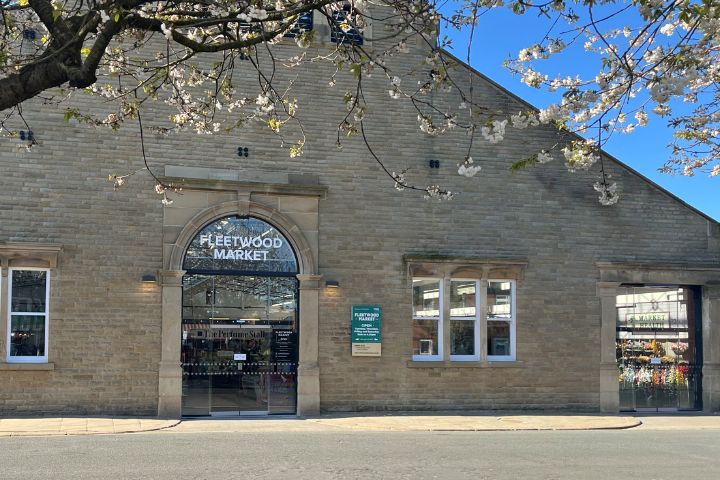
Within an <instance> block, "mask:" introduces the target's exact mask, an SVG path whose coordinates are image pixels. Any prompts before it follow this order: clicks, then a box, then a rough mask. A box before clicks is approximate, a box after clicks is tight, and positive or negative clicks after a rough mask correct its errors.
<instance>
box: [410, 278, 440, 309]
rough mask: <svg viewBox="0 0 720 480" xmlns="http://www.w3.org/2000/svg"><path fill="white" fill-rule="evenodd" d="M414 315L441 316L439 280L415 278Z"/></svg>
mask: <svg viewBox="0 0 720 480" xmlns="http://www.w3.org/2000/svg"><path fill="white" fill-rule="evenodd" d="M413 316H414V317H439V316H440V282H439V281H438V280H422V279H420V280H418V279H416V280H413Z"/></svg>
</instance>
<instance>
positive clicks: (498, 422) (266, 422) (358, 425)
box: [165, 413, 640, 433]
mask: <svg viewBox="0 0 720 480" xmlns="http://www.w3.org/2000/svg"><path fill="white" fill-rule="evenodd" d="M638 425H640V421H639V420H637V419H635V418H633V417H630V416H614V415H613V416H602V415H507V416H493V415H462V414H457V413H456V414H448V415H424V414H420V415H409V414H395V415H383V416H379V415H372V414H370V415H326V416H321V417H315V418H305V419H299V418H296V419H290V418H288V419H222V420H186V421H183V422H182V423H180V424H179V425H177V426H175V427H173V428H171V429H168V430H165V432H173V433H192V432H277V431H288V432H300V431H329V430H334V431H337V430H363V431H388V432H392V431H396V432H411V431H495V430H605V429H623V428H632V427H637V426H638Z"/></svg>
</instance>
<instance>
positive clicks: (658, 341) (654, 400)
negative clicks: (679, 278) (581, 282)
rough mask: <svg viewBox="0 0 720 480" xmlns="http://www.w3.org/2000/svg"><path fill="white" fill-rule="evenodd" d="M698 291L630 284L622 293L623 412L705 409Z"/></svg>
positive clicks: (619, 348) (619, 304) (620, 360)
mask: <svg viewBox="0 0 720 480" xmlns="http://www.w3.org/2000/svg"><path fill="white" fill-rule="evenodd" d="M698 293H699V292H698V291H697V290H695V289H692V288H683V287H681V288H678V287H628V288H626V289H625V292H624V293H623V294H621V295H618V297H617V303H616V306H617V336H616V352H617V361H618V369H619V381H620V409H621V410H634V411H654V412H658V411H677V410H696V409H699V408H700V407H701V405H700V398H701V397H700V375H699V373H700V366H701V361H700V359H701V358H702V355H701V352H700V350H699V349H700V345H701V343H700V331H699V329H698V327H699V322H698V321H697V320H698V319H699V315H698V311H697V309H698V306H699V303H700V302H699V298H698Z"/></svg>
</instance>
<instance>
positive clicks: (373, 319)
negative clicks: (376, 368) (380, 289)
mask: <svg viewBox="0 0 720 480" xmlns="http://www.w3.org/2000/svg"><path fill="white" fill-rule="evenodd" d="M381 344H382V307H381V306H380V305H353V306H352V354H353V356H356V357H379V356H380V353H381V348H382V347H381Z"/></svg>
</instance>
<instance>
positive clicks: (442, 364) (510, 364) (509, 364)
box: [407, 360, 524, 368]
mask: <svg viewBox="0 0 720 480" xmlns="http://www.w3.org/2000/svg"><path fill="white" fill-rule="evenodd" d="M523 363H524V362H518V361H505V362H477V361H469V362H458V361H455V362H451V361H438V362H432V361H427V362H418V361H413V360H408V362H407V367H408V368H522V367H523Z"/></svg>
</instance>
